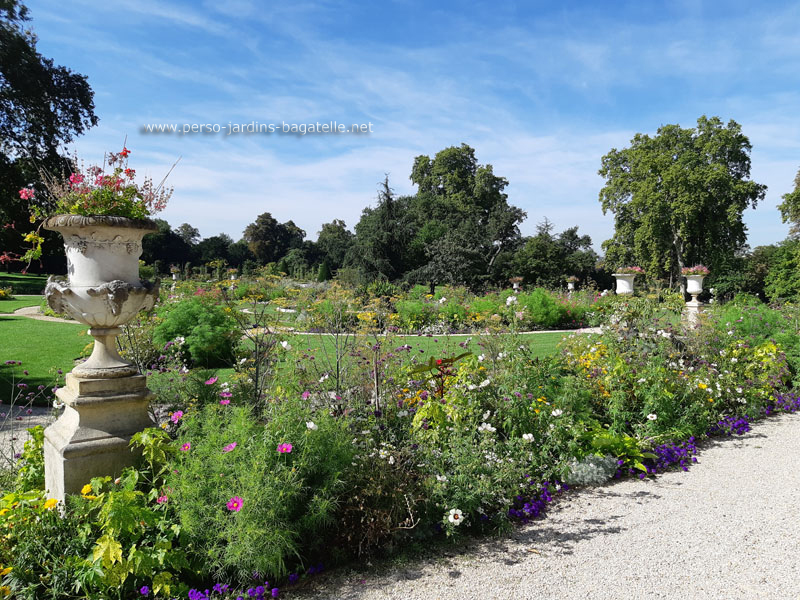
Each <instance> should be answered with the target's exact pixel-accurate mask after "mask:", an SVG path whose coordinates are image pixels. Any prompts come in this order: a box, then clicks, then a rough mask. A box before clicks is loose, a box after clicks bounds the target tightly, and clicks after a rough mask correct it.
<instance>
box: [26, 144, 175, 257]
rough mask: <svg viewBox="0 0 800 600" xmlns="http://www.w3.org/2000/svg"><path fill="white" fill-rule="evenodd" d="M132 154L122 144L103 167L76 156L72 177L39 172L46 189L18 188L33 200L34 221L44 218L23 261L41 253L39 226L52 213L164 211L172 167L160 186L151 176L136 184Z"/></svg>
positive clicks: (135, 215)
mask: <svg viewBox="0 0 800 600" xmlns="http://www.w3.org/2000/svg"><path fill="white" fill-rule="evenodd" d="M130 154H131V151H130V150H128V148H126V147H123V148H122V151H121V152H117V153H115V152H109V153H108V154H106V155H105V157H104V160H103V165H102V166H99V165H92V166H90V167H85V166H84V165H83V163H80V165H79V162H78V160H77V158H76V159H74V160H73V165H72V172H71V173H70V174H69V176H66V174H65V175H64V176H61V177H54V176H52V175H50V174H48V173H45V172H40V173H39V175H40V177H41V180H42V182H43V189H41V190H37V189H35V188H34V187H25V188H22V189H21V190H19V195H20V198H22V199H23V200H29V201H30V211H31V223H34V222H36V221H37V220H42V221H43V222H42V224H40V225H39V228H37V229H36V231H34V232H31V233H29V234H28V235H27V236H26V237H25V241H27V242H30V243H31V244H32V247H31V248H30V249H29V250H28V252H26V253H25V255H24V256H23V257H22V260H26V261H28V262H30V261H32V260H36V259H38V258H39V257H40V256H41V255H42V241H43V240H42V237H41V236H40V235H39V229H40V228H41V227H42V226H43V225H44V221H45V220H46V219H47V218H48V217H50V216H53V215H60V214H69V215H82V216H99V215H109V216H115V217H126V218H128V219H146V218H147V217H150V216H151V215H154V214H155V213H158V212H161V211H162V210H164V208H166V206H167V202H168V201H169V199H170V197H171V196H172V191H173V190H172V188H167V187H164V182H165V181H166V179H167V177H168V176H169V172H171V171H172V169H170V171H169V172H167V175H165V176H164V178H163V179H162V180H161V182H160V183H159V184H158V185H154V184H153V180H152V179H151V178H150V177H145V178H144V179H143V181H142V183H141V184H137V183H136V179H135V178H136V170H135V169H132V168H130V167H129V166H128V157H129V156H130ZM176 164H177V162H176ZM174 167H175V165H173V168H174Z"/></svg>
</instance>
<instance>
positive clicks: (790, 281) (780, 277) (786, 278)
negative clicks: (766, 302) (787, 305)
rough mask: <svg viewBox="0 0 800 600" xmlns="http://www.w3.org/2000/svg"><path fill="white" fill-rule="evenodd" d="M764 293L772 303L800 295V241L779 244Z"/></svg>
mask: <svg viewBox="0 0 800 600" xmlns="http://www.w3.org/2000/svg"><path fill="white" fill-rule="evenodd" d="M764 293H765V294H766V296H767V297H768V298H769V299H770V300H772V301H777V300H779V299H784V300H788V299H794V298H797V296H798V295H799V294H800V240H797V239H789V240H785V241H783V242H782V243H780V244H778V247H777V249H776V250H775V252H774V253H773V254H772V257H771V260H770V261H769V271H768V273H767V275H766V277H765V279H764Z"/></svg>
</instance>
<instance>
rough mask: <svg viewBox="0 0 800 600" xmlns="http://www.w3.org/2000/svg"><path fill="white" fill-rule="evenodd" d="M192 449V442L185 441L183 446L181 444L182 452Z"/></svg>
mask: <svg viewBox="0 0 800 600" xmlns="http://www.w3.org/2000/svg"><path fill="white" fill-rule="evenodd" d="M191 449H192V444H191V443H190V442H186V443H185V444H184V445H183V446H181V451H182V452H188V451H189V450H191Z"/></svg>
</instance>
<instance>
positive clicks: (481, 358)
mask: <svg viewBox="0 0 800 600" xmlns="http://www.w3.org/2000/svg"><path fill="white" fill-rule="evenodd" d="M485 358H486V355H485V354H479V355H478V362H483V361H484V359H485Z"/></svg>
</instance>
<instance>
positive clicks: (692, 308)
mask: <svg viewBox="0 0 800 600" xmlns="http://www.w3.org/2000/svg"><path fill="white" fill-rule="evenodd" d="M681 274H682V275H683V276H684V277H686V293H687V294H689V295H690V296H691V297H692V299H691V300H689V301H688V302H687V303H686V311H685V313H686V320H687V322H688V323H689V325H691V326H695V325H696V324H697V317H698V315H699V313H700V312H701V311H702V306H703V303H702V302H700V301H699V300H698V299H697V297H698V296H699V295H700V294H702V293H703V279H705V278H706V276H707V275H708V274H709V270H708V268H707V267H704V266H703V265H695V266H694V267H685V268H684V269H682V270H681Z"/></svg>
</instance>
